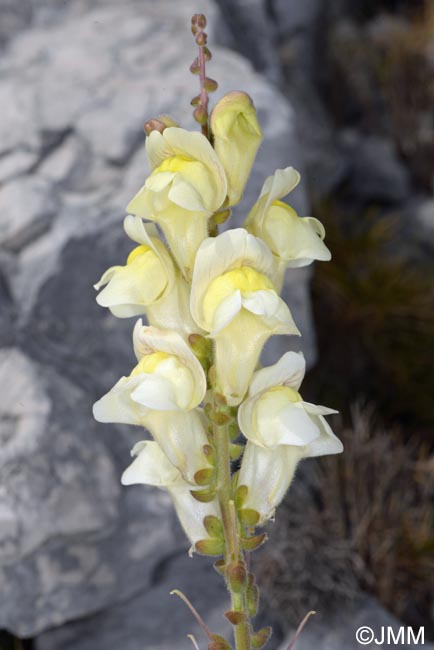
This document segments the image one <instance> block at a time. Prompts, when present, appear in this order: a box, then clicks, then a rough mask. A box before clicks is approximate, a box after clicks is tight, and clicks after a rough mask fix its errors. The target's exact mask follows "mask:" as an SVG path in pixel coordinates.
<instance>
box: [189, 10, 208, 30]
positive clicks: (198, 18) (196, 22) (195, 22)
mask: <svg viewBox="0 0 434 650" xmlns="http://www.w3.org/2000/svg"><path fill="white" fill-rule="evenodd" d="M191 24H192V26H195V27H198V28H199V29H205V27H206V17H205V16H204V14H194V16H192V18H191Z"/></svg>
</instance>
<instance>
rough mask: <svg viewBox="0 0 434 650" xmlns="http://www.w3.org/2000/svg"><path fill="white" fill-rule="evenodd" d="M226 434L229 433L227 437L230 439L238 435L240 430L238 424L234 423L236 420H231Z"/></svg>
mask: <svg viewBox="0 0 434 650" xmlns="http://www.w3.org/2000/svg"><path fill="white" fill-rule="evenodd" d="M228 434H229V438H230V439H231V440H235V439H236V438H238V436H239V435H240V430H239V428H238V425H237V424H236V422H232V423H231V424H230V425H229V426H228Z"/></svg>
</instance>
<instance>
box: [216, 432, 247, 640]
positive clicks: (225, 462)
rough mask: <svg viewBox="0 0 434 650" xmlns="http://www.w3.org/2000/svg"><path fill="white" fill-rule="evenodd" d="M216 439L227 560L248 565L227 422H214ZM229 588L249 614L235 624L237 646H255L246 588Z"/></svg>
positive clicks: (237, 608)
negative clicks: (233, 482)
mask: <svg viewBox="0 0 434 650" xmlns="http://www.w3.org/2000/svg"><path fill="white" fill-rule="evenodd" d="M214 443H215V449H216V466H217V476H218V479H217V495H218V499H219V503H220V509H221V512H222V520H223V528H224V534H225V563H226V566H228V565H229V564H230V563H233V562H236V563H238V564H242V565H244V566H245V563H244V557H243V553H242V551H240V544H239V533H238V527H237V520H236V515H235V508H234V502H233V500H232V494H231V465H230V456H229V435H228V430H227V425H217V424H214ZM228 589H229V591H230V593H231V602H232V610H233V611H235V612H241V613H242V614H244V617H245V620H244V621H243V622H241V623H239V624H238V625H235V644H236V646H235V647H236V650H251V643H250V637H251V626H250V620H249V614H248V610H247V604H246V593H245V590H244V592H242V593H238V592H234V591H233V590H232V589H231V587H230V585H229V584H228Z"/></svg>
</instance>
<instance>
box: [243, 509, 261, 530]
mask: <svg viewBox="0 0 434 650" xmlns="http://www.w3.org/2000/svg"><path fill="white" fill-rule="evenodd" d="M238 517H239V520H240V522H241V523H242V524H243V526H256V525H257V523H258V521H259V512H257V511H256V510H253V508H241V509H240V510H238Z"/></svg>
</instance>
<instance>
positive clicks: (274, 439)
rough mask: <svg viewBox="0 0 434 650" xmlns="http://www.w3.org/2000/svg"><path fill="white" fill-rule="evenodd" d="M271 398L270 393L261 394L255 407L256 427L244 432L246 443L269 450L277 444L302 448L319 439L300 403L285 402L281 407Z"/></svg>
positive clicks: (318, 432)
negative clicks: (252, 443)
mask: <svg viewBox="0 0 434 650" xmlns="http://www.w3.org/2000/svg"><path fill="white" fill-rule="evenodd" d="M274 396H275V394H273V393H272V392H269V393H265V395H264V397H263V398H261V399H260V400H259V401H258V403H257V404H256V409H255V411H256V412H255V425H256V426H255V428H254V429H252V430H250V431H247V432H246V434H245V436H246V438H247V439H248V440H251V441H252V442H254V443H256V444H260V445H261V446H263V447H268V448H271V449H273V448H275V447H277V446H280V445H294V446H296V447H305V446H306V445H308V444H310V443H311V442H313V441H314V440H316V439H317V438H319V436H320V430H319V428H318V427H317V426H316V424H315V422H314V421H313V420H312V419H311V418H310V417H309V415H308V413H306V411H305V410H304V409H303V407H302V406H300V403H297V404H292V403H291V402H288V403H287V404H286V405H285V406H283V408H282V407H281V406H279V405H278V404H276V405H275V404H274V403H273V397H274ZM267 397H268V399H267ZM273 407H274V408H273Z"/></svg>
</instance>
